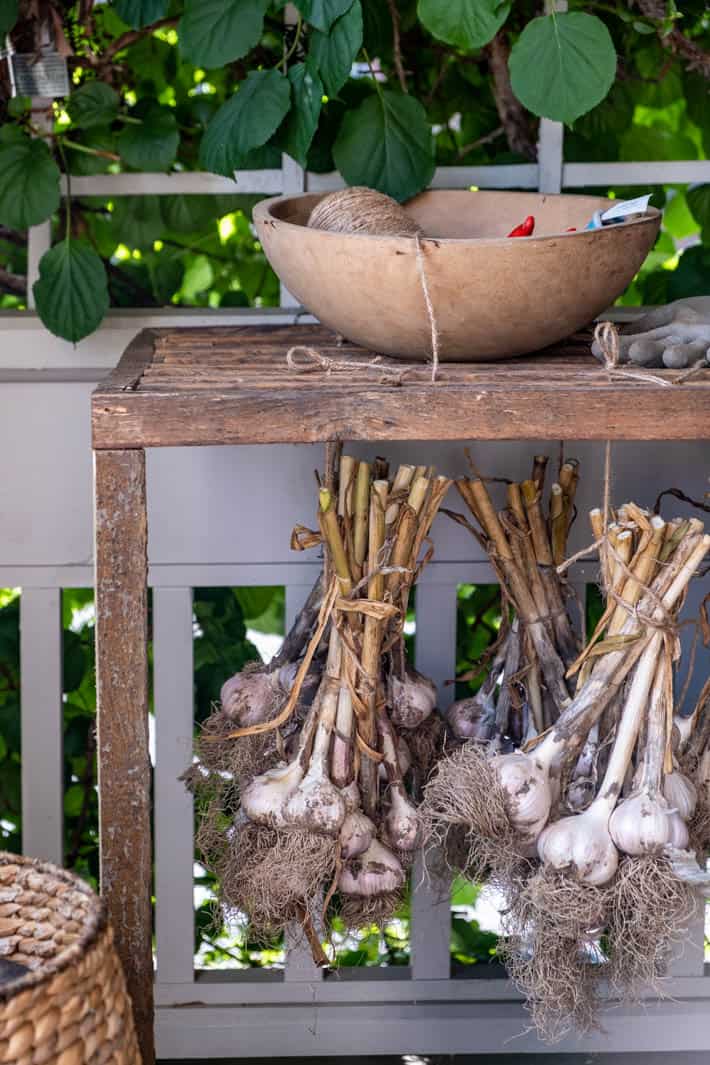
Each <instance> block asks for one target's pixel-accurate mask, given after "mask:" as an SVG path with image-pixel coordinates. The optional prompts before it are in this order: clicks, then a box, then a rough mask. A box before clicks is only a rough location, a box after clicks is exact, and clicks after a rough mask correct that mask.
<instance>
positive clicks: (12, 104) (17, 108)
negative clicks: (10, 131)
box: [7, 96, 32, 118]
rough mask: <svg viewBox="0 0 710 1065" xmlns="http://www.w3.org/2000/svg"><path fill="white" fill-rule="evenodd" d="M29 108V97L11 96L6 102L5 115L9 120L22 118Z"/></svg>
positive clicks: (30, 104)
mask: <svg viewBox="0 0 710 1065" xmlns="http://www.w3.org/2000/svg"><path fill="white" fill-rule="evenodd" d="M31 107H32V97H31V96H11V97H10V99H9V100H8V101H7V113H8V115H10V117H11V118H24V117H25V115H26V114H27V112H28V111H29V110H30V109H31Z"/></svg>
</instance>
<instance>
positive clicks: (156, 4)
mask: <svg viewBox="0 0 710 1065" xmlns="http://www.w3.org/2000/svg"><path fill="white" fill-rule="evenodd" d="M113 6H114V9H115V11H116V13H117V14H118V15H119V17H120V18H122V19H123V21H124V22H126V23H127V24H128V25H129V26H131V27H132V28H133V29H134V30H140V29H142V28H143V26H150V24H151V23H152V22H157V21H158V19H161V18H165V16H166V15H167V13H168V8H169V7H170V0H113Z"/></svg>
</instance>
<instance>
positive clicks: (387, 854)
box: [338, 839, 406, 897]
mask: <svg viewBox="0 0 710 1065" xmlns="http://www.w3.org/2000/svg"><path fill="white" fill-rule="evenodd" d="M405 875H406V874H405V872H404V869H403V868H402V864H401V862H400V861H399V859H398V858H397V856H396V855H395V854H393V853H392V851H391V850H390V849H389V847H385V846H384V844H383V843H380V841H379V840H378V839H373V840H372V842H371V843H370V846H369V847H368V848H367V850H366V851H364V852H363V854H361V855H359V856H358V857H357V858H353V859H351V860H350V861H348V862H346V863H345V865H344V866H343V868H342V870H341V873H340V877H339V879H338V887H339V888H340V890H341V891H343V892H344V893H345V894H347V895H364V896H367V897H371V896H373V895H385V894H387V893H388V892H390V891H397V890H398V889H399V888H401V887H402V884H403V883H404V880H405Z"/></svg>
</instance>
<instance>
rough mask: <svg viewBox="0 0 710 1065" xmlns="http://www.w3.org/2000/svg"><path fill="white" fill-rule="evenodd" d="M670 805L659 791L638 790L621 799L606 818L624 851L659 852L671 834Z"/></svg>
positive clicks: (615, 838) (635, 853) (637, 852)
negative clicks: (655, 794) (608, 818)
mask: <svg viewBox="0 0 710 1065" xmlns="http://www.w3.org/2000/svg"><path fill="white" fill-rule="evenodd" d="M670 813H671V809H670V806H669V805H668V803H667V802H666V800H665V799H664V798H663V796H662V795H659V796H657V797H654V796H653V795H652V794H651V793H649V792H648V791H645V790H642V791H637V792H635V793H634V794H633V795H630V796H629V798H628V799H624V801H623V802H620V803H619V805H618V806H617V808H616V809H615V810H614V812H613V814H612V815H611V818H610V820H609V832H610V833H611V837H612V839H613V840H614V843H615V844H616V845H617V847H618V848H619V850H621V851H623V852H624V853H625V854H631V855H642V854H658V853H659V852H660V851H662V850H663V848H664V847H665V846H667V844H668V843H670V838H671V824H670Z"/></svg>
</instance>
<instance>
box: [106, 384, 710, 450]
mask: <svg viewBox="0 0 710 1065" xmlns="http://www.w3.org/2000/svg"><path fill="white" fill-rule="evenodd" d="M335 438H339V439H343V440H369V441H378V440H472V439H478V440H531V439H545V440H548V439H564V440H607V439H611V440H697V439H708V438H710V387H708V386H706V385H704V384H703V385H697V384H694V383H692V382H689V383H688V384H685V385H682V386H679V387H677V388H662V387H660V386H652V385H643V384H639V385H632V384H627V383H626V382H624V383H623V384H620V383H619V384H614V385H604V384H602V383H601V382H600V383H598V384H597V385H594V384H591V383H590V384H587V383H578V384H576V385H571V384H567V385H564V384H562V385H560V386H559V387H556V388H554V389H553V388H549V387H547V388H546V387H541V386H536V387H535V386H530V387H526V388H522V387H521V388H517V389H516V388H514V387H513V386H512V382H511V383H510V385H509V386H508V387H507V388H506V387H504V386H503V385H502V384H497V385H496V386H495V387H493V386H491V385H490V384H489V382H487V381H486V380H485V379H483V380H481V381H480V383H471V384H470V385H466V386H451V387H441V388H438V387H436V386H434V387H432V386H430V385H429V386H426V385H422V386H412V387H408V388H400V389H397V388H395V387H393V386H382V385H380V386H377V385H373V384H370V383H369V382H368V383H365V382H363V383H362V385H361V386H360V387H351V388H349V389H343V388H337V389H336V388H331V387H329V386H327V385H323V386H321V387H320V388H319V389H318V391H317V392H311V390H309V389H292V390H284V389H278V390H277V389H273V390H263V391H260V390H258V389H250V390H248V391H246V390H244V391H238V390H235V391H227V390H225V391H224V392H219V391H217V390H215V391H214V392H209V391H208V392H202V391H182V392H179V393H173V392H170V391H168V392H166V393H157V392H156V393H144V392H135V393H131V394H130V395H129V394H125V396H124V397H122V400H120V401H117V402H115V403H113V402H107V401H106V400H105V398H104V397H103V396H102V393H101V392H99V393H98V394H97V395H96V396H95V398H94V402H93V445H94V447H95V448H99V449H101V448H116V447H137V446H143V447H176V446H186V445H207V444H247V443H251V444H254V443H293V444H295V443H316V442H320V441H325V440H331V439H335Z"/></svg>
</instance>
